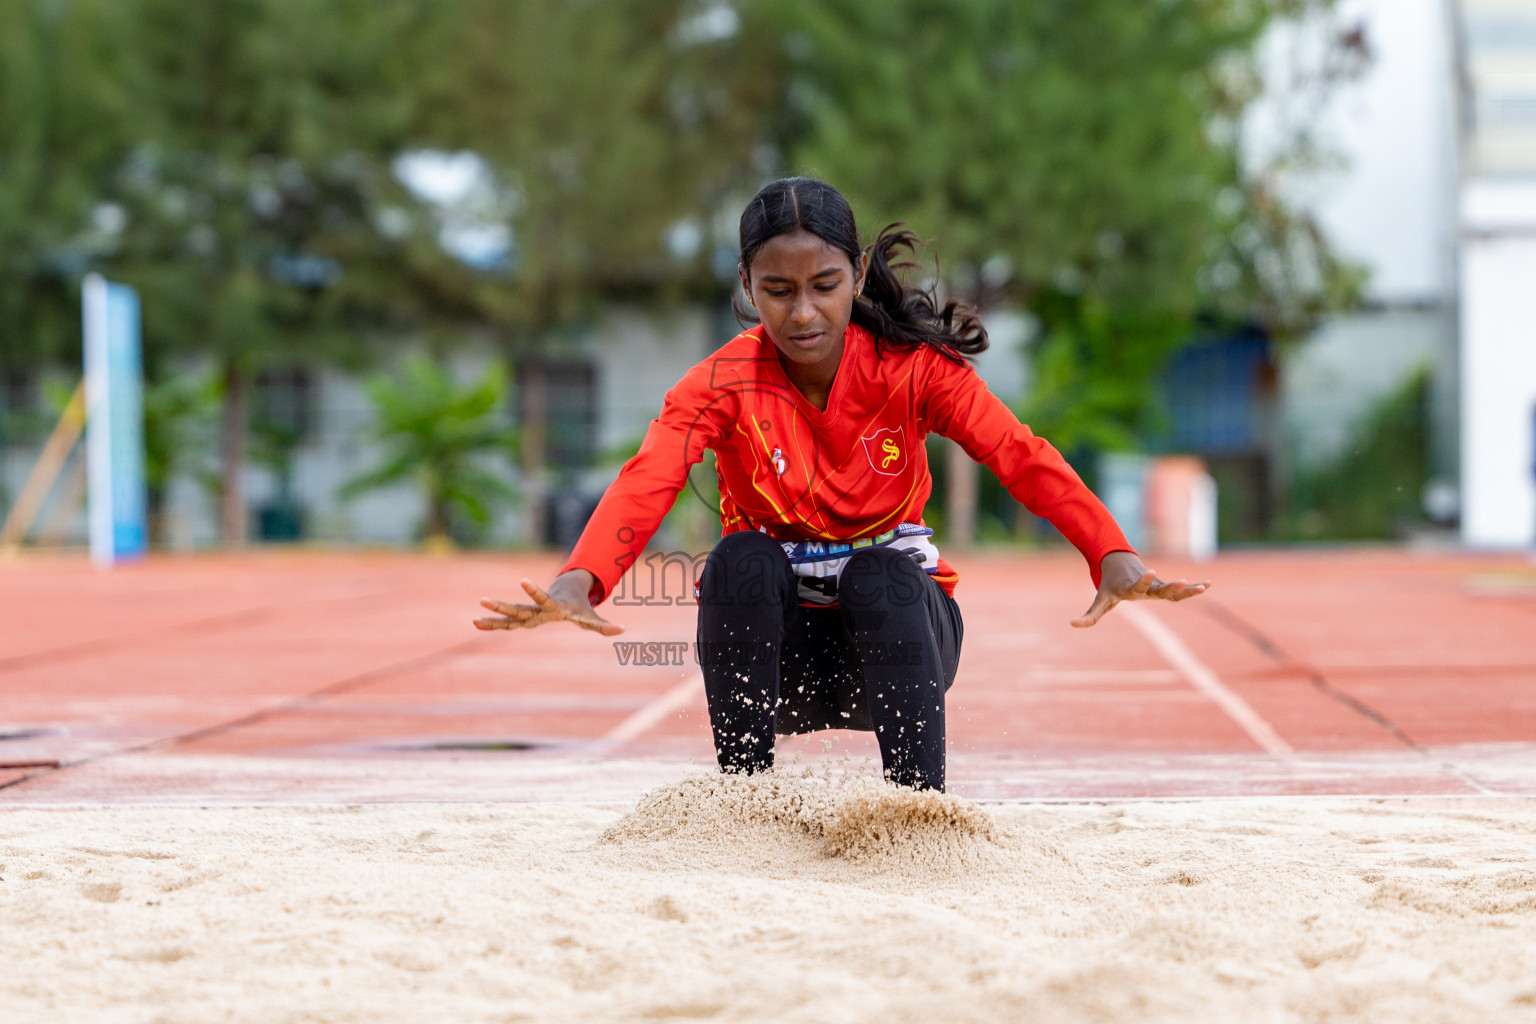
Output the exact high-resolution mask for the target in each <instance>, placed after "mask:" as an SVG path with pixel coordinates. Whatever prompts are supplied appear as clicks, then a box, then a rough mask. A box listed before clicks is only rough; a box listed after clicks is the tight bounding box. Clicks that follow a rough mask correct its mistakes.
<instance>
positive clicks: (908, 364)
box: [475, 178, 1209, 789]
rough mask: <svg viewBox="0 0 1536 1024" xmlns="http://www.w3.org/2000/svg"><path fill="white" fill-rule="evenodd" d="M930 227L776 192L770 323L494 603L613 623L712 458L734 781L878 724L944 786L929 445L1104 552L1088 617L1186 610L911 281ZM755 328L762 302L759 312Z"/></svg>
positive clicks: (695, 387) (671, 406) (771, 191)
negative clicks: (872, 227)
mask: <svg viewBox="0 0 1536 1024" xmlns="http://www.w3.org/2000/svg"><path fill="white" fill-rule="evenodd" d="M915 247H916V238H915V236H913V235H912V234H911V233H910V232H908V231H904V230H900V229H899V228H898V227H896V226H892V227H889V228H887V229H886V230H885V231H883V232H881V234H880V236H879V237H878V238H877V239H876V240H875V243H874V244H873V245H872V246H871V247H870V248H869V249H868V250H867V251H865V250H863V249H861V248H860V246H859V240H858V232H857V229H856V228H855V226H854V219H853V211H852V210H851V209H850V208H849V206H848V202H847V200H845V199H844V198H843V196H842V195H841V193H839V192H838V191H837V190H836V189H834V188H832V187H831V186H829V185H826V184H824V183H822V182H820V181H815V180H812V179H808V178H785V179H783V180H780V181H776V182H774V183H773V184H771V185H768V186H767V187H765V188H764V189H763V190H762V191H761V192H759V193H758V194H757V196H756V197H754V198H753V200H752V202H751V203H750V204H748V206H747V208H746V210H745V211H744V212H743V213H742V215H741V262H740V266H739V272H740V275H741V287H742V297H743V298H744V299H745V301H746V303H747V304H748V305H749V306H750V307H751V308H752V309H753V310H755V311H756V317H755V318H756V319H758V320H759V321H760V323H759V324H758V326H756V327H753V328H752V329H751V330H748V331H745V332H743V333H742V334H740V335H738V336H737V337H736V338H735V339H734V340H732V341H731V342H729V343H728V344H726V345H725V346H724V347H723V348H721V349H719V350H718V351H716V352H715V353H714V354H713V355H711V356H710V357H709V358H707V359H705V360H704V361H703V362H701V363H699V364H698V365H697V366H695V367H693V369H691V370H689V371H688V373H687V374H686V375H685V376H684V377H683V379H682V380H681V381H680V382H678V384H677V386H676V387H674V388H673V389H672V390H671V391H669V392H668V393H667V396H666V400H665V402H664V404H663V406H662V410H661V415H660V416H659V417H658V418H657V419H655V420H653V421H652V422H651V426H650V429H649V431H648V432H647V433H646V436H645V441H644V443H643V444H642V445H641V446H640V451H639V453H638V454H637V455H635V457H634V458H633V459H631V460H630V461H629V462H628V463H626V464H625V466H624V468H623V470H622V471H621V472H620V473H619V477H618V479H617V480H615V481H614V483H613V484H612V486H610V487H609V488H608V491H607V493H606V494H604V496H603V499H602V501H601V502H600V503H599V504H598V506H597V511H596V512H595V513H594V514H593V516H592V519H591V521H590V522H589V523H588V524H587V527H586V529H585V530H584V531H583V533H582V535H581V538H580V540H578V541H577V543H576V547H575V549H574V550H573V551H572V553H571V557H570V560H569V561H568V562H567V563H566V565H565V567H564V568H563V569H562V570H561V571H560V573H559V574H558V575H557V576H556V577H555V579H554V581H553V582H552V583H551V584H550V585H549V587H548V589H547V590H546V589H541V588H539V587H538V586H536V585H534V584H533V583H532V582H531V581H528V580H524V581H523V584H522V585H523V589H524V590H525V591H527V593H528V595H529V597H531V598H532V599H533V602H534V603H533V604H509V603H505V602H502V601H482V602H481V604H482V605H483V606H484V607H485V608H487V609H489V610H490V611H493V612H495V613H497V614H496V615H495V616H494V617H487V618H481V619H476V620H475V625H476V626H477V627H479V628H480V629H486V630H492V629H529V628H532V627H534V626H541V625H543V624H545V623H548V622H557V621H567V622H571V623H574V624H575V625H577V626H580V627H581V628H583V629H590V630H593V631H594V632H597V633H601V634H603V635H605V636H611V635H613V634H616V633H619V632H621V631H622V628H623V627H621V626H619V625H618V624H616V623H613V622H610V621H608V620H607V619H605V618H603V617H602V616H600V615H599V614H598V613H597V611H596V610H595V606H596V605H598V604H599V603H601V602H602V601H603V599H604V598H605V597H607V596H608V595H609V594H610V593H612V591H613V589H614V587H615V586H616V585H617V583H618V581H619V578H620V577H621V576H622V575H623V573H624V572H625V571H627V570H628V569H629V567H630V566H632V565H633V564H634V561H635V558H636V557H637V556H638V555H639V554H640V553H641V552H642V551H643V550H644V548H645V544H646V542H647V541H648V540H650V538H651V535H652V534H653V533H654V532H655V531H656V529H657V527H658V526H659V525H660V523H661V520H662V517H663V516H665V515H666V513H667V511H668V510H669V509H671V507H672V503H673V500H674V499H675V498H676V496H677V493H678V492H679V491H680V490H681V489H682V487H683V486H684V485H685V484H686V482H687V478H688V470H689V468H690V467H692V466H693V465H694V464H696V463H698V462H699V461H700V460H701V459H702V458H703V453H704V449H706V448H709V449H713V451H714V452H715V459H716V470H717V473H718V475H719V482H720V520H721V531H722V537H721V539H720V541H719V543H717V544H716V545H715V547H714V550H713V551H711V552H710V554H709V556H708V558H707V559H706V560H705V562H704V566H703V571H702V572H701V574H700V576H699V580H698V583H697V585H696V588H695V589H696V597H697V599H698V604H699V624H698V645H697V648H696V653H697V656H698V660H699V664H700V668H701V669H702V672H703V676H704V688H705V692H706V695H707V698H708V701H709V717H710V724H711V726H712V728H713V731H714V738H715V752H716V756H717V758H718V760H719V762H720V766H721V768H722V769H723V770H726V771H741V772H758V771H763V770H766V769H769V768H771V767H772V766H773V747H774V737H775V736H776V735H786V734H791V733H802V732H809V731H812V730H816V729H831V728H844V729H864V730H873V731H874V732H875V734H876V739H877V741H878V743H879V746H880V755H881V759H882V762H883V764H884V769H885V775H886V777H887V778H888V779H890V780H891V781H892V782H895V783H897V784H899V785H904V786H911V787H915V788H919V789H943V788H944V768H945V759H944V697H945V692H946V691H947V690H948V689H949V687H950V685H951V684H952V683H953V682H954V680H955V670H956V668H957V666H958V664H959V659H960V643H961V637H962V624H961V619H960V609H959V607H958V605H956V603H955V599H954V591H955V584H956V582H957V580H958V578H959V577H958V574H957V573H956V572H955V571H954V570H953V569H952V568H951V567H950V566H949V564H948V563H947V562H946V561H945V560H944V559H943V558H941V557H940V556H939V552H938V549H937V547H935V545H934V540H933V531H932V530H931V529H929V528H928V527H926V526H924V525H923V506H924V504H925V503H926V502H927V500H928V495H929V492H930V491H931V490H932V485H933V482H932V479H931V478H930V476H929V474H928V463H927V459H926V457H925V454H924V445H923V440H924V438H925V437H926V436H927V435H928V434H929V433H938V434H942V435H944V436H945V437H949V438H952V439H953V440H955V441H956V442H958V443H959V444H960V446H961V447H962V448H963V449H964V450H965V452H966V454H968V455H969V456H970V457H971V458H973V459H975V460H976V461H978V462H981V463H983V464H984V465H986V466H987V467H988V468H989V469H991V470H992V472H994V473H996V474H997V477H998V479H999V480H1001V481H1002V483H1003V485H1004V486H1005V487H1007V489H1008V491H1009V493H1011V494H1012V495H1013V496H1014V497H1015V498H1017V499H1018V500H1019V501H1020V502H1022V503H1023V504H1024V505H1025V506H1026V507H1027V508H1028V509H1029V510H1030V511H1032V512H1034V513H1035V514H1036V515H1040V516H1043V517H1044V518H1046V519H1048V520H1050V522H1051V523H1053V524H1054V525H1055V526H1056V528H1057V529H1059V530H1060V531H1061V533H1062V534H1063V535H1064V536H1065V537H1066V538H1067V539H1068V540H1069V541H1071V542H1072V544H1073V545H1074V546H1076V548H1077V549H1078V550H1079V551H1080V552H1082V554H1083V556H1084V558H1086V559H1087V561H1088V567H1089V571H1090V573H1091V575H1092V577H1093V582H1094V584H1095V585H1096V586H1097V587H1098V593H1097V595H1096V596H1095V597H1094V600H1093V603H1092V605H1090V606H1089V608H1088V610H1087V611H1086V612H1085V613H1084V614H1083V615H1082V616H1081V617H1080V618H1077V619H1074V620H1073V622H1072V624H1073V625H1074V626H1080V627H1086V626H1092V625H1093V624H1094V623H1096V622H1098V621H1099V619H1100V618H1101V617H1102V616H1103V615H1104V614H1105V613H1106V612H1108V611H1109V610H1110V609H1111V608H1113V607H1114V606H1115V605H1116V604H1117V603H1119V602H1120V601H1125V600H1137V599H1145V598H1160V599H1163V600H1168V601H1181V600H1184V599H1185V598H1189V597H1194V596H1195V595H1197V594H1200V593H1202V592H1204V591H1205V589H1206V588H1207V587H1208V586H1209V583H1204V582H1202V583H1188V582H1186V581H1184V580H1175V581H1173V582H1163V581H1162V580H1159V579H1158V578H1157V576H1156V574H1155V573H1154V572H1152V571H1151V570H1149V569H1148V568H1147V567H1146V566H1145V565H1143V564H1142V562H1141V559H1140V558H1139V557H1138V556H1137V555H1136V553H1135V552H1134V551H1133V550H1132V549H1131V546H1130V545H1129V544H1128V543H1126V540H1125V536H1124V535H1123V534H1122V533H1121V532H1120V529H1119V527H1117V526H1116V525H1115V521H1114V519H1112V518H1111V517H1110V515H1109V512H1108V511H1107V510H1106V509H1105V508H1104V506H1103V505H1102V504H1101V503H1100V502H1099V500H1098V499H1097V498H1095V497H1094V496H1093V494H1092V493H1091V492H1090V491H1089V490H1088V488H1087V487H1086V486H1085V485H1084V484H1083V482H1082V480H1081V479H1080V478H1079V477H1078V476H1077V474H1076V473H1074V472H1073V471H1072V469H1071V467H1069V466H1068V465H1067V463H1066V461H1065V460H1064V459H1063V458H1062V457H1061V455H1060V454H1058V453H1057V451H1056V450H1055V449H1054V448H1052V447H1051V446H1050V445H1049V444H1048V443H1046V442H1045V441H1044V440H1042V439H1041V438H1038V437H1036V436H1034V435H1033V434H1032V433H1031V432H1030V430H1029V428H1028V427H1025V426H1024V425H1022V424H1021V423H1019V421H1018V420H1017V419H1016V418H1015V417H1014V415H1013V414H1012V413H1011V412H1009V410H1008V408H1007V407H1006V406H1004V405H1003V403H1002V402H1001V401H999V400H998V399H997V398H996V397H995V396H993V395H992V394H991V393H990V392H989V391H988V390H987V388H986V385H985V384H983V383H982V381H981V379H980V378H979V377H978V376H977V375H976V372H975V370H974V369H973V368H972V367H971V365H970V363H969V361H968V360H967V358H966V357H967V356H970V355H974V354H975V353H977V352H980V351H981V350H982V349H984V348H985V347H986V345H987V335H986V330H985V329H984V328H983V327H982V325H981V322H980V320H978V319H977V317H976V315H975V313H974V312H973V311H972V310H970V309H969V308H967V307H965V306H963V305H961V304H959V303H957V302H954V301H951V302H948V303H945V304H943V305H942V306H940V304H939V303H938V301H937V300H936V299H935V298H934V296H933V294H932V293H931V292H925V291H923V290H921V289H918V288H914V287H911V286H908V285H906V284H904V283H903V282H902V280H901V279H900V278H899V277H898V276H897V271H898V270H901V269H903V268H904V267H905V266H906V264H903V263H899V262H894V263H893V260H895V259H896V258H898V257H900V256H901V254H902V253H903V251H905V252H908V253H910V252H913V251H914V250H915ZM737 306H738V312H739V313H741V314H742V315H743V317H744V318H747V319H750V318H752V316H751V313H750V312H749V311H748V310H746V309H742V308H741V300H740V299H738V302H737Z"/></svg>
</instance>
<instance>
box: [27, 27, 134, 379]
mask: <svg viewBox="0 0 1536 1024" xmlns="http://www.w3.org/2000/svg"><path fill="white" fill-rule="evenodd" d="M129 19H130V12H128V11H126V10H125V9H124V8H123V7H122V5H120V4H119V3H117V2H115V0H72V2H70V3H55V2H43V0H13V2H8V3H3V4H0V371H9V372H15V371H19V370H22V369H31V368H33V367H35V366H37V365H38V364H39V363H44V362H48V361H51V360H59V359H63V358H70V359H72V360H78V358H79V351H80V314H79V309H80V305H79V302H80V294H79V279H80V277H81V275H82V274H83V272H84V270H85V268H86V267H87V266H88V264H89V261H90V259H91V258H92V256H93V254H94V253H95V252H97V251H98V250H99V248H100V246H101V245H102V243H103V240H104V236H105V235H106V234H108V233H109V232H110V229H111V228H112V227H113V226H114V222H113V214H112V212H111V211H110V210H99V209H98V203H99V191H98V188H97V186H98V184H99V182H100V180H101V179H102V177H103V176H104V175H105V174H106V173H107V172H108V170H109V169H110V167H111V166H112V165H113V164H114V163H115V161H116V160H117V158H118V156H119V154H121V152H122V151H123V145H124V139H125V138H126V137H127V136H126V134H125V126H126V125H127V124H129V123H130V122H131V121H132V116H131V115H132V102H131V100H130V98H129V97H128V96H127V95H126V94H125V93H124V91H123V90H122V89H121V88H119V82H120V80H121V75H122V73H123V71H124V67H125V64H126V62H127V61H128V60H129V55H128V53H127V51H126V48H125V47H124V46H123V38H124V33H125V31H126V28H127V25H128V21H129Z"/></svg>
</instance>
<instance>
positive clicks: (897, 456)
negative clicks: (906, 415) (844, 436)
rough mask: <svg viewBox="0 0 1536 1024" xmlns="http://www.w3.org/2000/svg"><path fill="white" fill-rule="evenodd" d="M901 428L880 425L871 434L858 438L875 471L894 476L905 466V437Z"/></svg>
mask: <svg viewBox="0 0 1536 1024" xmlns="http://www.w3.org/2000/svg"><path fill="white" fill-rule="evenodd" d="M902 430H903V428H902V427H897V428H896V429H894V430H892V429H891V428H890V427H881V428H880V429H879V430H877V431H875V432H874V433H873V434H868V435H866V436H864V437H861V438H859V440H860V441H863V442H864V454H865V455H868V456H869V464H870V465H871V466H873V467H874V469H875V472H876V473H882V474H884V475H885V476H896V475H897V474H899V473H900V472H901V471H902V470H903V469H905V468H906V465H907V439H906V437H905V436H904V435H903V434H902Z"/></svg>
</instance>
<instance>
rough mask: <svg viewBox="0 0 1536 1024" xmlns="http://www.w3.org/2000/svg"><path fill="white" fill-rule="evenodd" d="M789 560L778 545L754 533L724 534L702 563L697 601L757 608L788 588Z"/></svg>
mask: <svg viewBox="0 0 1536 1024" xmlns="http://www.w3.org/2000/svg"><path fill="white" fill-rule="evenodd" d="M793 582H794V573H793V571H792V570H791V569H790V567H789V556H788V555H786V554H784V549H783V548H782V547H780V546H779V542H778V541H776V540H774V539H773V538H772V537H769V536H768V535H766V534H762V533H758V532H757V531H755V530H744V531H742V532H739V533H731V534H727V535H726V536H724V537H721V538H720V540H719V542H718V543H717V544H715V547H714V550H713V551H711V552H710V553H709V557H708V558H706V559H705V560H704V570H703V572H702V573H701V574H700V575H699V599H700V600H701V601H703V602H705V603H711V604H736V603H746V604H757V603H760V602H763V601H767V600H770V599H774V598H777V597H780V596H782V592H783V590H784V588H786V587H789V586H792V585H793Z"/></svg>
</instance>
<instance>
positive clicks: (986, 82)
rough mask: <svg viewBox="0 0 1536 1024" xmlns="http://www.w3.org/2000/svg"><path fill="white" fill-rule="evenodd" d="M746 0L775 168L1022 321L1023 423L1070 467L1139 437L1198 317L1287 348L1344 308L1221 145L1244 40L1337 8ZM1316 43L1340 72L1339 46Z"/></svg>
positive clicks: (1340, 287) (1236, 3) (1348, 54)
mask: <svg viewBox="0 0 1536 1024" xmlns="http://www.w3.org/2000/svg"><path fill="white" fill-rule="evenodd" d="M760 4H761V5H762V7H763V8H764V10H765V11H767V12H769V14H770V15H771V18H772V21H773V23H774V24H776V25H778V26H779V27H780V28H781V30H782V31H783V33H784V39H785V42H786V46H787V47H788V50H789V52H790V53H791V54H792V55H793V58H794V61H793V68H792V71H791V75H792V79H791V85H790V92H789V109H788V113H787V120H786V122H785V131H786V134H785V141H786V149H787V153H788V156H789V162H790V164H791V165H792V166H793V167H795V168H797V169H805V170H806V171H807V172H814V173H818V174H819V175H820V176H822V177H825V178H827V179H828V180H830V181H833V182H835V183H837V184H838V186H839V187H840V188H842V189H845V190H846V191H847V192H848V194H849V197H850V199H852V200H853V201H854V202H855V205H856V206H857V207H858V208H859V209H860V210H862V211H864V213H863V215H864V217H865V218H866V219H869V218H894V217H901V218H903V219H905V220H907V221H909V222H910V223H911V224H912V225H913V226H914V227H915V228H916V229H917V230H918V231H919V232H921V233H923V234H925V235H927V236H928V237H931V238H933V239H934V240H935V243H936V247H937V249H938V251H940V252H942V253H943V254H944V255H945V257H946V259H947V260H948V261H949V262H948V265H947V266H945V267H943V268H941V279H942V281H943V283H944V285H945V286H946V287H947V288H949V289H950V290H951V291H952V292H953V293H955V294H958V295H959V296H961V297H963V298H966V299H968V300H970V301H972V302H974V303H975V304H977V305H978V306H980V307H982V308H985V307H987V306H990V305H993V304H995V303H998V302H1001V301H1012V302H1016V303H1019V304H1021V305H1023V306H1025V307H1026V308H1028V309H1029V310H1030V311H1031V312H1032V313H1033V314H1034V315H1035V316H1036V317H1037V318H1038V319H1039V321H1040V331H1039V334H1038V338H1037V341H1036V342H1035V345H1034V351H1033V360H1034V367H1035V380H1034V385H1033V388H1032V393H1033V397H1032V399H1031V401H1030V406H1029V408H1028V409H1026V410H1025V414H1026V416H1027V417H1028V418H1029V420H1030V422H1031V423H1032V424H1034V425H1035V426H1037V427H1038V428H1040V429H1041V430H1042V432H1044V433H1047V434H1049V436H1051V438H1052V439H1053V440H1054V441H1055V442H1056V443H1057V444H1058V445H1060V446H1061V447H1062V448H1063V449H1064V450H1066V451H1068V452H1069V453H1070V452H1072V451H1073V450H1074V449H1081V448H1084V447H1097V448H1118V447H1127V446H1130V445H1132V444H1133V443H1134V442H1135V440H1136V439H1137V436H1138V433H1139V432H1141V431H1142V430H1143V429H1144V428H1145V427H1146V425H1147V419H1148V416H1149V413H1150V412H1151V410H1152V409H1153V406H1154V398H1155V395H1154V386H1155V381H1156V370H1157V368H1158V367H1159V366H1160V365H1161V363H1162V362H1163V361H1164V359H1165V358H1166V356H1167V355H1168V354H1169V352H1170V351H1171V350H1172V349H1173V348H1175V347H1177V346H1179V345H1181V344H1183V343H1185V342H1186V341H1188V340H1189V339H1190V338H1191V337H1192V336H1193V334H1194V328H1195V325H1196V320H1197V318H1198V317H1201V316H1211V315H1215V316H1221V317H1230V318H1232V319H1237V320H1247V319H1251V318H1255V317H1257V318H1260V319H1262V320H1263V322H1264V324H1265V326H1266V327H1267V328H1268V329H1269V330H1270V331H1271V332H1272V333H1273V334H1275V335H1279V336H1284V335H1289V334H1294V333H1296V332H1298V331H1301V330H1304V329H1306V328H1307V327H1308V326H1309V325H1310V324H1311V323H1312V322H1314V320H1315V318H1316V316H1317V315H1318V314H1319V312H1320V311H1322V310H1323V309H1326V308H1329V307H1333V306H1337V305H1338V304H1340V303H1341V302H1344V301H1347V300H1348V299H1349V297H1350V296H1351V294H1352V287H1353V285H1354V284H1355V283H1356V281H1357V279H1356V278H1354V277H1353V276H1352V275H1351V274H1350V272H1349V270H1348V268H1345V267H1343V266H1341V264H1340V263H1339V261H1338V260H1337V258H1336V257H1335V256H1334V254H1333V253H1332V252H1331V251H1330V250H1329V248H1328V246H1327V244H1326V241H1325V240H1324V239H1323V237H1322V235H1321V233H1320V232H1319V231H1318V230H1317V229H1316V226H1315V225H1314V224H1312V223H1311V222H1310V221H1309V220H1308V219H1307V218H1306V217H1305V216H1303V215H1302V214H1300V213H1299V212H1297V211H1296V210H1292V209H1290V208H1288V207H1287V206H1286V205H1285V204H1284V203H1283V202H1282V200H1281V199H1280V198H1279V191H1278V189H1277V188H1276V187H1275V182H1274V180H1273V178H1272V176H1268V175H1265V174H1257V175H1255V174H1250V173H1248V172H1247V171H1245V168H1244V162H1243V159H1242V154H1241V153H1240V151H1239V140H1240V136H1239V132H1238V126H1239V120H1240V118H1241V116H1242V114H1243V112H1244V110H1245V108H1246V107H1247V106H1248V105H1249V103H1250V102H1251V101H1252V100H1253V99H1254V98H1255V97H1256V96H1257V94H1258V91H1259V86H1260V82H1259V78H1258V74H1257V71H1256V68H1255V57H1254V50H1255V46H1256V43H1257V41H1258V39H1259V38H1260V35H1261V34H1262V33H1263V32H1264V30H1265V29H1266V27H1267V26H1269V25H1270V24H1271V23H1272V22H1273V21H1274V20H1275V19H1276V18H1279V17H1300V16H1307V15H1314V16H1315V15H1319V14H1322V15H1326V14H1327V12H1328V11H1330V10H1331V9H1332V7H1333V0H1260V2H1249V0H1164V2H1160V3H1146V4H1126V3H1121V2H1117V0H1036V2H1031V3H1017V2H1015V0H945V2H938V0H891V2H888V3H882V4H866V3H860V2H858V0H760ZM1332 43H1333V45H1334V46H1336V47H1337V49H1338V51H1339V53H1340V54H1341V57H1340V60H1339V61H1338V62H1336V64H1335V68H1336V70H1337V71H1338V72H1339V73H1340V74H1347V73H1349V71H1350V70H1351V68H1357V67H1358V66H1359V64H1360V61H1361V60H1362V59H1363V58H1364V41H1363V38H1362V37H1361V36H1360V35H1359V34H1358V32H1355V33H1353V34H1350V33H1344V32H1340V33H1338V34H1337V35H1336V37H1335V38H1334V39H1333V40H1332ZM1294 155H1295V154H1294V152H1289V153H1280V154H1277V156H1276V159H1277V160H1284V159H1287V158H1289V157H1294Z"/></svg>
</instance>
